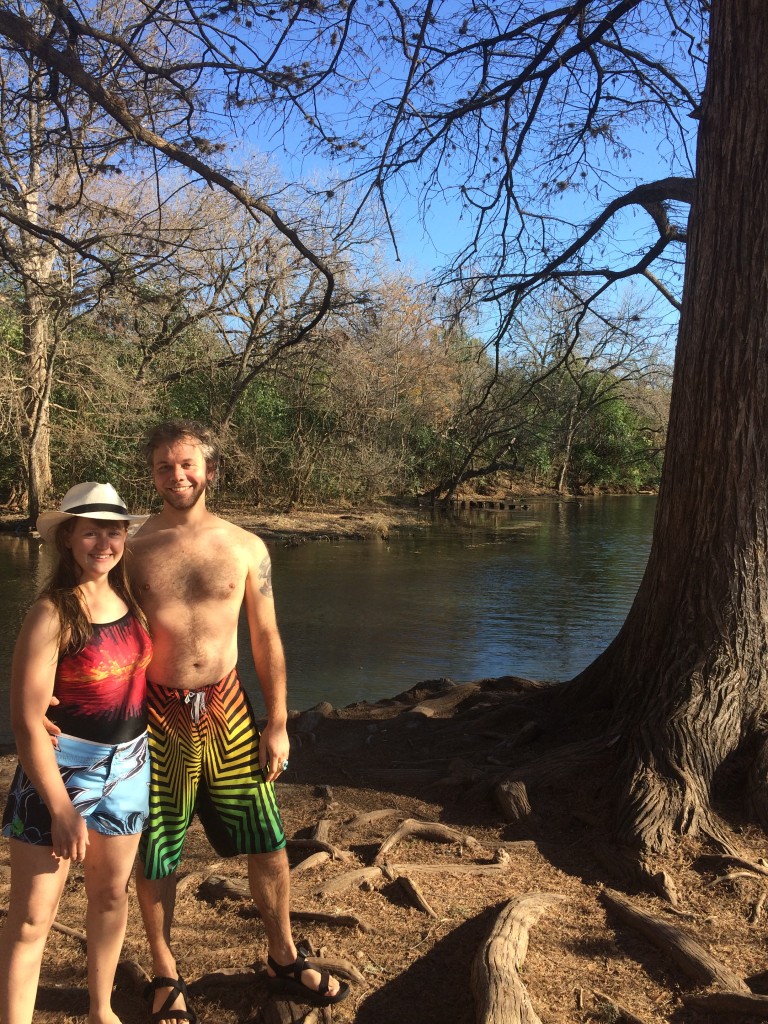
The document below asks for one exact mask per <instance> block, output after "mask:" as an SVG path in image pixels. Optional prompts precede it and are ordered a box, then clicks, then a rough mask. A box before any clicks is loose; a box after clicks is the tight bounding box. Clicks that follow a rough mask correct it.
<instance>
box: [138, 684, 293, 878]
mask: <svg viewBox="0 0 768 1024" xmlns="http://www.w3.org/2000/svg"><path fill="white" fill-rule="evenodd" d="M147 712H148V722H147V735H148V739H149V757H150V766H151V777H150V786H149V818H148V819H147V824H146V827H145V830H144V833H143V835H142V838H141V845H140V847H139V856H140V857H141V860H142V862H143V864H144V874H145V876H146V877H147V878H150V879H158V878H165V877H166V876H167V875H170V874H172V873H173V872H174V871H175V870H176V868H177V867H178V864H179V861H180V860H181V851H182V847H183V845H184V837H185V836H186V834H187V829H188V828H189V825H190V822H191V821H192V817H193V815H194V814H195V813H197V815H198V817H199V818H200V822H201V823H202V825H203V828H204V829H205V833H206V835H207V836H208V839H209V841H210V843H211V846H212V847H213V848H214V850H215V851H216V853H217V854H219V856H221V857H234V856H235V855H237V854H249V853H272V852H274V851H275V850H281V849H283V847H284V846H285V832H284V830H283V823H282V821H281V819H280V812H279V811H278V809H277V802H276V800H275V787H274V785H273V783H271V782H266V781H265V780H264V776H263V774H262V771H261V768H260V767H259V731H258V728H257V727H256V720H255V717H254V714H253V709H252V708H251V704H250V701H249V700H248V696H247V694H246V693H245V691H244V690H243V687H242V685H241V683H240V680H239V678H238V676H237V669H233V670H232V671H231V672H230V673H229V674H228V675H226V676H225V677H224V678H223V679H221V680H220V681H219V682H218V683H213V684H212V685H211V686H203V687H201V688H200V689H199V690H174V689H171V688H170V687H167V686H158V685H157V684H156V683H151V682H150V681H149V680H147Z"/></svg>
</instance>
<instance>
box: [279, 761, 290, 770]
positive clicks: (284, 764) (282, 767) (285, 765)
mask: <svg viewBox="0 0 768 1024" xmlns="http://www.w3.org/2000/svg"><path fill="white" fill-rule="evenodd" d="M287 767H288V762H287V761H283V762H282V764H281V765H280V771H281V772H284V771H285V770H286V768H287Z"/></svg>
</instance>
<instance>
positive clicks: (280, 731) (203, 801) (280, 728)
mask: <svg viewBox="0 0 768 1024" xmlns="http://www.w3.org/2000/svg"><path fill="white" fill-rule="evenodd" d="M145 455H146V457H147V461H148V462H149V465H150V468H151V471H152V480H153V482H154V485H155V487H156V489H157V491H158V493H159V494H160V496H161V498H162V499H163V507H162V510H161V511H160V512H159V514H157V515H155V516H152V517H151V518H150V519H149V520H148V521H147V522H146V523H145V525H144V526H143V527H142V528H141V529H140V530H139V532H138V533H137V534H136V536H135V537H134V538H133V541H132V542H131V548H130V550H131V575H132V580H133V584H134V588H135V592H136V595H137V597H138V599H139V601H140V603H141V605H142V607H143V609H144V611H145V613H146V616H147V619H148V621H149V627H150V632H151V634H152V640H153V644H154V654H153V656H152V661H151V662H150V665H149V667H148V669H147V679H148V681H149V680H151V682H148V690H147V701H148V706H149V745H150V754H151V762H152V782H151V786H150V816H149V822H148V825H147V828H146V831H145V833H144V835H143V838H142V842H141V847H140V851H139V853H140V857H141V860H142V864H143V870H142V866H141V865H139V867H138V868H137V873H136V889H137V895H138V899H139V905H140V907H141V913H142V917H143V920H144V927H145V929H146V933H147V938H148V940H149V945H150V949H151V953H152V962H153V974H154V978H153V981H152V982H151V984H150V986H148V994H147V995H148V999H149V998H150V997H151V1002H152V1005H151V1011H152V1016H151V1020H152V1021H153V1022H154V1024H159V1022H162V1021H169V1022H173V1021H189V1022H190V1024H194V1021H195V1014H194V1011H193V1010H192V1009H191V1007H190V1006H189V1003H188V1000H187V992H186V988H185V986H184V982H183V980H182V979H181V978H180V976H179V972H178V969H177V966H176V961H175V958H174V956H173V953H172V951H171V923H172V920H173V911H174V905H175V896H176V875H175V871H176V868H177V865H178V863H179V859H180V856H181V846H182V843H183V840H184V835H185V833H186V830H187V827H188V825H189V822H190V819H191V817H192V814H193V813H194V812H195V811H196V812H197V813H198V815H199V817H200V820H201V822H202V824H203V826H204V828H205V830H206V834H207V835H208V838H209V840H210V841H211V844H212V845H213V847H214V849H215V850H216V851H217V852H218V853H219V854H220V855H224V856H232V855H234V854H245V855H247V857H248V878H249V884H250V889H251V894H252V896H253V899H254V902H255V903H256V906H257V907H258V909H259V912H260V914H261V917H262V919H263V922H264V928H265V930H266V937H267V947H268V958H267V965H268V966H267V974H268V977H269V979H270V985H271V987H273V988H274V989H275V990H277V991H279V992H281V993H283V994H284V996H285V997H289V998H291V999H294V1000H295V1001H297V1002H310V1003H313V1004H314V1005H320V1006H325V1005H328V1004H330V1003H335V1002H339V1001H340V1000H341V999H343V998H344V997H345V996H346V995H347V993H348V986H347V985H346V984H340V983H339V982H338V980H337V979H335V978H329V977H328V975H327V972H325V971H323V972H321V971H319V970H315V969H312V968H308V967H307V966H306V961H305V960H303V958H301V957H300V956H299V955H298V953H297V950H296V946H295V945H294V942H293V938H292V936H291V926H290V918H289V913H288V897H289V870H288V859H287V856H286V852H285V835H284V832H283V827H282V822H281V820H280V814H279V811H278V809H277V804H276V802H275V795H274V781H275V779H277V778H278V777H279V776H280V774H281V772H282V771H284V770H285V769H286V768H287V767H288V750H289V743H288V733H287V730H286V721H287V704H286V671H285V660H284V657H283V647H282V643H281V640H280V634H279V632H278V628H277V620H276V617H275V605H274V599H273V595H272V585H271V564H270V558H269V553H268V551H267V548H266V546H265V545H264V543H263V542H262V541H261V540H260V539H259V538H258V537H257V536H255V535H254V534H252V533H248V532H247V531H246V530H243V529H240V528H239V527H237V526H234V525H233V524H232V523H228V522H226V520H223V519H220V518H219V517H218V516H215V515H214V514H213V513H211V512H209V511H208V509H207V508H206V504H205V492H206V487H207V485H208V484H209V483H210V482H211V480H212V479H213V477H214V475H215V472H216V468H217V461H218V453H217V449H216V445H215V443H214V441H213V438H212V436H211V433H210V431H208V430H207V429H205V428H204V427H201V426H200V425H199V424H196V423H192V422H189V421H176V422H170V423H163V424H160V425H159V426H157V427H156V428H155V429H154V430H152V432H151V433H150V435H149V437H148V438H147V442H146V445H145ZM243 602H245V610H246V616H247V622H248V629H249V632H250V644H251V652H252V655H253V661H254V664H255V667H256V672H257V674H258V678H259V683H260V685H261V690H262V693H263V697H264V703H265V707H266V713H267V724H266V727H265V728H264V730H263V731H262V733H261V737H260V738H259V735H258V731H257V729H256V726H255V724H254V716H253V713H252V711H251V708H250V705H249V702H248V698H247V697H246V695H245V693H244V691H243V690H242V688H241V686H240V683H239V681H238V678H237V672H236V664H237V659H238V650H237V623H238V617H239V613H240V609H241V606H242V604H243Z"/></svg>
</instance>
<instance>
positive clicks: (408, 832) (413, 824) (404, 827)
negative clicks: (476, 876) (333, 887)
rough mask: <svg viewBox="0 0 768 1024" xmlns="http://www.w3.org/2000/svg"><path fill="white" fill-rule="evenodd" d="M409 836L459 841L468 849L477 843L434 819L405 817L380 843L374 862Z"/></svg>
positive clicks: (439, 841) (441, 841)
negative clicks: (425, 819) (423, 819)
mask: <svg viewBox="0 0 768 1024" xmlns="http://www.w3.org/2000/svg"><path fill="white" fill-rule="evenodd" d="M410 836H415V837H416V838H418V839H431V840H433V841H434V842H438V843H459V844H460V845H461V846H462V847H467V848H469V849H473V848H475V847H477V845H478V843H477V840H476V839H473V838H472V836H467V835H465V834H464V833H463V832H459V831H458V830H457V829H455V828H449V827H448V826H447V825H441V824H440V823H439V822H436V821H417V820H416V818H406V820H405V821H404V822H403V823H402V824H401V825H400V826H399V827H398V828H396V829H395V831H394V832H392V833H391V834H390V835H389V836H387V838H386V839H385V840H384V842H383V843H382V844H381V846H380V847H379V852H378V853H377V854H376V858H375V861H374V863H376V864H380V863H381V862H382V861H383V860H384V859H385V858H386V856H387V854H388V853H389V851H390V850H391V849H393V848H394V847H395V846H397V844H398V843H399V842H401V841H402V840H403V839H406V838H408V837H410Z"/></svg>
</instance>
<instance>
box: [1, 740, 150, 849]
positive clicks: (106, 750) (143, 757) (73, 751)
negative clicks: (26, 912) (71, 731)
mask: <svg viewBox="0 0 768 1024" xmlns="http://www.w3.org/2000/svg"><path fill="white" fill-rule="evenodd" d="M56 740H57V743H58V748H57V750H56V763H57V764H58V766H59V772H60V773H61V777H62V779H63V781H64V785H65V786H66V789H67V792H68V793H69V796H70V799H71V800H72V803H73V804H74V805H75V807H76V808H77V810H78V811H79V812H80V814H81V815H82V816H83V818H84V819H85V823H86V825H87V826H88V828H89V829H91V830H92V831H94V832H100V833H101V834H102V835H105V836H130V835H136V834H137V833H139V832H141V831H142V829H143V828H144V823H145V821H146V820H147V814H148V813H149V757H148V755H147V734H146V733H144V734H142V735H141V736H137V737H136V739H133V740H128V741H127V742H125V743H118V744H116V745H112V744H107V743H92V742H91V741H90V740H81V739H78V738H77V737H76V736H67V735H66V734H64V735H61V736H57V737H56ZM3 835H4V836H6V837H7V838H10V839H18V840H20V841H21V842H22V843H31V844H33V845H36V846H53V839H52V837H51V815H50V813H49V811H48V808H47V807H46V806H45V804H44V803H43V801H42V799H41V798H40V795H39V794H38V792H37V790H36V789H35V787H34V786H33V785H32V783H31V782H30V780H29V777H28V776H27V774H26V772H25V771H24V769H23V768H22V767H21V765H18V766H17V768H16V773H15V774H14V776H13V782H12V783H11V789H10V793H9V794H8V802H7V804H6V805H5V813H4V814H3Z"/></svg>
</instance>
